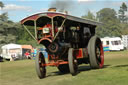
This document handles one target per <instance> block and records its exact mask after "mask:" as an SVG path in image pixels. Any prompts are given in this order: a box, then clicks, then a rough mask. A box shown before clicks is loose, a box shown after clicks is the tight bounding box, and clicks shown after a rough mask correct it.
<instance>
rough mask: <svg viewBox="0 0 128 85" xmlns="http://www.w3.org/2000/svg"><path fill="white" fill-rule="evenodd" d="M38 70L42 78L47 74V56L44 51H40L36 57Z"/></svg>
mask: <svg viewBox="0 0 128 85" xmlns="http://www.w3.org/2000/svg"><path fill="white" fill-rule="evenodd" d="M36 72H37V75H38V77H39V78H40V79H42V78H44V77H45V76H46V69H45V58H44V55H43V53H42V52H39V53H38V54H37V57H36Z"/></svg>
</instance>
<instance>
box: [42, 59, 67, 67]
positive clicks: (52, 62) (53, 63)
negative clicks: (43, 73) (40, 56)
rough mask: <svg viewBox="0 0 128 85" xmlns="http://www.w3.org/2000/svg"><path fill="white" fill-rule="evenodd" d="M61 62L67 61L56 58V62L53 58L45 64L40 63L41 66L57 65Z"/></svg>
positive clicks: (65, 62)
mask: <svg viewBox="0 0 128 85" xmlns="http://www.w3.org/2000/svg"><path fill="white" fill-rule="evenodd" d="M61 64H68V61H62V60H57V61H56V62H55V61H54V60H52V61H50V62H49V63H46V64H41V65H42V66H59V65H61Z"/></svg>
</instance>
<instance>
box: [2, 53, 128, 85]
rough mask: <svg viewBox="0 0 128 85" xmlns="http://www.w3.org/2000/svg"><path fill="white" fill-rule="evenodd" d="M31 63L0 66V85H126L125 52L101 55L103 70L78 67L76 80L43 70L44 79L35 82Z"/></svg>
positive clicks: (127, 61)
mask: <svg viewBox="0 0 128 85" xmlns="http://www.w3.org/2000/svg"><path fill="white" fill-rule="evenodd" d="M34 63H35V61H34V60H21V61H15V62H13V61H12V62H1V63H0V85H128V51H121V52H105V66H104V68H102V69H96V70H91V69H90V67H89V65H85V64H82V65H80V66H79V71H80V73H78V74H77V75H76V76H71V74H60V73H59V71H58V69H57V68H56V67H47V77H46V78H44V79H39V78H38V77H37V75H36V72H35V64H34Z"/></svg>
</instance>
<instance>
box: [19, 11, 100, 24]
mask: <svg viewBox="0 0 128 85" xmlns="http://www.w3.org/2000/svg"><path fill="white" fill-rule="evenodd" d="M43 16H46V17H49V18H54V17H56V16H62V17H63V18H66V19H67V20H71V21H75V22H78V23H83V24H89V25H93V26H96V25H99V24H100V23H99V22H96V21H92V20H89V19H83V18H79V17H75V16H71V15H67V14H63V13H57V12H44V13H38V14H34V15H32V16H29V17H26V18H24V19H23V20H21V24H24V23H25V22H27V21H37V20H38V19H39V18H40V17H43ZM29 24H31V25H32V23H27V24H26V25H29ZM33 25H34V24H33Z"/></svg>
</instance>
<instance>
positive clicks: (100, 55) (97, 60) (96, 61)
mask: <svg viewBox="0 0 128 85" xmlns="http://www.w3.org/2000/svg"><path fill="white" fill-rule="evenodd" d="M88 53H89V60H90V66H91V68H94V69H97V68H102V67H103V65H104V52H103V46H102V42H101V40H100V38H98V37H97V36H93V37H92V38H91V39H90V40H89V44H88Z"/></svg>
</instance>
